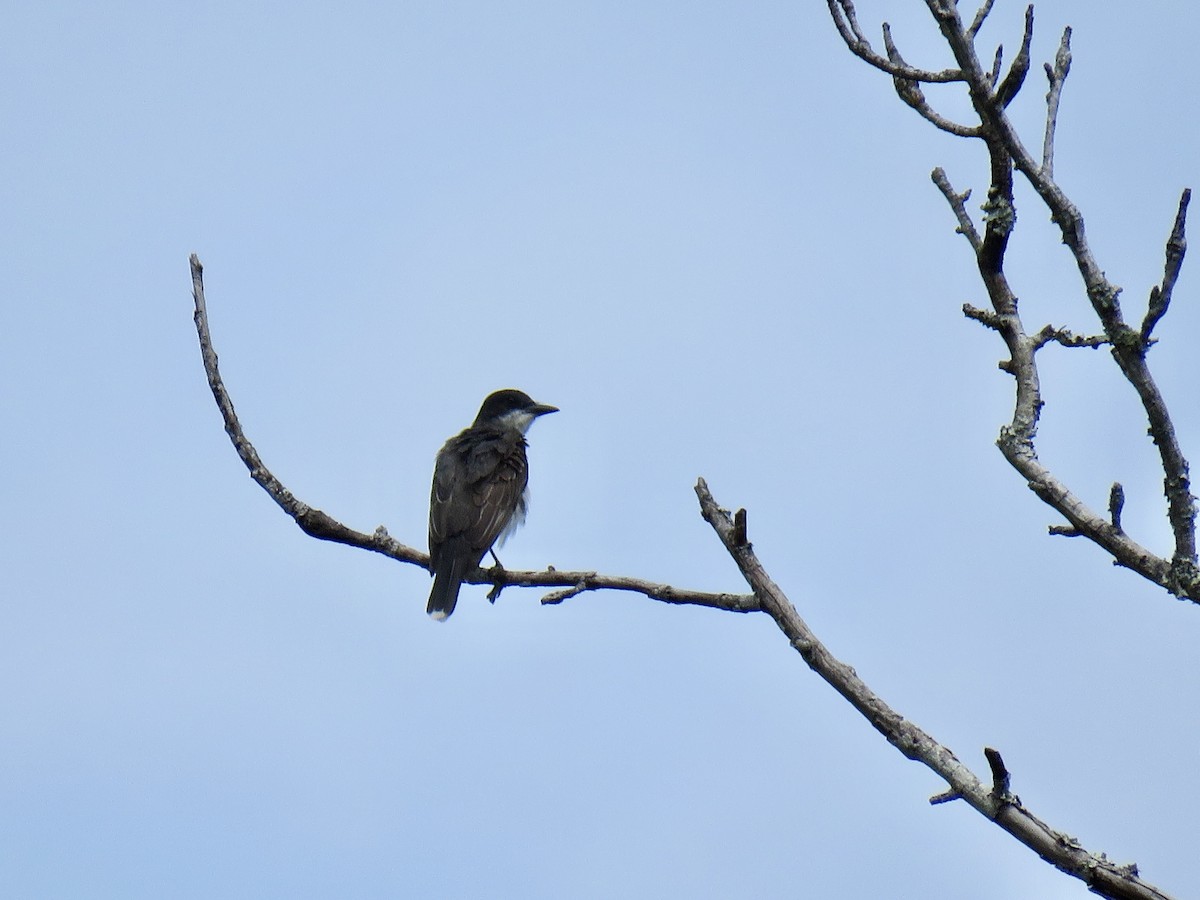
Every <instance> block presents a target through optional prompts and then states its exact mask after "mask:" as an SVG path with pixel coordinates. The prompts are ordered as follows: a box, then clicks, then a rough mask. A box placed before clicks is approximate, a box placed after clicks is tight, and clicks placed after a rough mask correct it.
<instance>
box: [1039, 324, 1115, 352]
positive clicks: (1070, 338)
mask: <svg viewBox="0 0 1200 900" xmlns="http://www.w3.org/2000/svg"><path fill="white" fill-rule="evenodd" d="M1051 341H1053V342H1055V343H1057V344H1062V345H1063V346H1064V347H1091V348H1092V349H1093V350H1094V349H1095V348H1097V347H1103V346H1104V345H1105V344H1107V343H1109V340H1108V338H1106V337H1105V336H1104V335H1102V334H1093V335H1086V336H1085V335H1080V334H1075V332H1073V331H1071V330H1069V329H1067V328H1055V327H1054V326H1053V325H1047V326H1045V327H1044V328H1043V329H1042V330H1041V331H1039V332H1038V333H1037V334H1035V335H1034V336H1033V345H1034V349H1035V350H1040V349H1041V348H1042V347H1044V346H1045V345H1046V344H1049V343H1050V342H1051Z"/></svg>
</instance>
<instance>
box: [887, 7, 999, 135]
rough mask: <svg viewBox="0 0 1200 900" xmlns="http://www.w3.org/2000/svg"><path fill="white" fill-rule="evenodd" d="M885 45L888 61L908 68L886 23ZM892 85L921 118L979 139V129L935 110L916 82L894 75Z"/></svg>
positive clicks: (941, 127)
mask: <svg viewBox="0 0 1200 900" xmlns="http://www.w3.org/2000/svg"><path fill="white" fill-rule="evenodd" d="M883 43H884V46H885V47H886V48H887V54H888V60H889V61H890V62H892V63H893V64H894V65H897V66H900V67H907V64H906V63H905V62H904V58H903V57H902V56H901V55H900V51H899V50H898V49H897V48H896V44H895V43H894V42H893V41H892V29H891V28H890V27H888V24H887V23H886V22H885V23H884V25H883ZM892 84H893V85H894V86H895V88H896V94H897V96H899V97H900V99H901V100H903V101H904V102H905V103H906V104H908V105H909V106H911V107H912V108H913V109H915V110H916V111H917V112H918V113H919V114H920V116H921V118H923V119H925V121H927V122H929V123H930V124H932V125H933V126H934V127H936V128H939V129H941V130H942V131H945V132H948V133H950V134H953V135H957V136H958V137H979V128H978V127H971V126H968V125H961V124H959V123H958V122H955V121H953V120H951V119H947V118H946V117H945V116H943V115H942V114H941V113H939V112H937V111H936V110H934V108H933V107H931V106H930V105H929V102H928V101H927V100H926V99H925V94H924V92H922V90H921V87H920V85H919V84H918V83H917V82H916V81H915V80H913V79H911V78H903V77H901V76H899V75H894V76H893V77H892Z"/></svg>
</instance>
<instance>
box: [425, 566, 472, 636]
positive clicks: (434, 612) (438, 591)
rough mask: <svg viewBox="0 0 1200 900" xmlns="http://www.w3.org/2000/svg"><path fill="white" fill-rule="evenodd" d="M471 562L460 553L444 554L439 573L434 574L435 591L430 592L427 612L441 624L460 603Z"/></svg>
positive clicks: (438, 569) (438, 568)
mask: <svg viewBox="0 0 1200 900" xmlns="http://www.w3.org/2000/svg"><path fill="white" fill-rule="evenodd" d="M468 568H469V561H468V560H467V559H466V558H465V557H464V556H463V555H462V554H460V553H453V552H451V553H446V552H443V553H442V557H441V559H440V560H439V561H438V567H437V571H435V572H434V574H433V590H431V591H430V592H429V604H428V605H427V606H426V607H425V612H427V613H429V615H431V616H433V618H435V619H437V620H438V621H439V622H440V621H442V620H443V619H448V618H450V613H452V612H454V606H455V604H457V603H458V589H459V588H460V587H462V580H463V576H464V575H466V574H467V569H468Z"/></svg>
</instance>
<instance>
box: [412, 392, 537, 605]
mask: <svg viewBox="0 0 1200 900" xmlns="http://www.w3.org/2000/svg"><path fill="white" fill-rule="evenodd" d="M552 412H558V407H556V406H547V405H546V404H544V403H534V402H533V400H532V399H530V397H529V395H528V394H525V393H522V392H521V391H514V390H504V391H496V393H494V394H492V395H490V396H489V397H488V398H487V399H486V400H484V401H483V406H481V407H480V408H479V415H477V416H476V417H475V422H474V423H473V424H472V425H471V427H470V428H468V429H466V430H465V431H463V432H461V433H459V434H457V435H455V436H454V437H452V438H450V440H448V441H446V444H445V446H444V447H442V449H441V450H439V451H438V455H437V462H436V464H435V466H434V470H433V490H432V492H431V493H430V497H429V571H430V572H431V573H432V574H433V590H432V591H431V592H430V594H429V605H428V606H427V607H426V609H425V611H426V612H427V613H429V615H431V616H433V617H434V618H435V619H439V620H440V619H445V618H447V617H449V615H450V613H452V612H454V604H456V603H457V602H458V589H459V588H460V587H461V586H462V581H463V578H465V577H466V576H467V573H468V572H470V571H471V570H472V569H474V568H475V567H476V566H478V565H479V562H480V560H482V559H483V555H484V554H485V553H487V552H488V550H490V549H491V548H492V544H494V543H495V542H496V539H497V538H501V540H503V538H505V537H507V536H508V535H509V534H511V533H512V532H513V531H515V530H516V528H517V526H518V525H520V524H521V523H522V522H524V521H525V486H526V484H528V482H529V463H528V462H527V461H526V459H525V447H526V443H525V432H527V431H528V430H529V426H530V425H532V424H533V420H534V419H536V418H537V417H538V416H544V415H546V413H552Z"/></svg>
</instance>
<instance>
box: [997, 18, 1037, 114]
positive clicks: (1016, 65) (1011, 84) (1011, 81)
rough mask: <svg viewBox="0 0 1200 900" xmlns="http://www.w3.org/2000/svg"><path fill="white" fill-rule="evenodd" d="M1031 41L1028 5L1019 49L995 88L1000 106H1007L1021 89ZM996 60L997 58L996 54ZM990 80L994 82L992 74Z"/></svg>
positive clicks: (1031, 28) (1027, 65)
mask: <svg viewBox="0 0 1200 900" xmlns="http://www.w3.org/2000/svg"><path fill="white" fill-rule="evenodd" d="M1032 43H1033V7H1032V6H1029V7H1026V9H1025V34H1024V35H1022V37H1021V49H1020V50H1018V51H1017V55H1016V56H1014V57H1013V61H1012V65H1011V66H1009V67H1008V74H1007V75H1005V76H1004V80H1003V81H1002V82H1000V86H999V87H997V88H996V102H997V103H999V104H1000V105H1001V106H1008V104H1010V103H1012V101H1013V98H1014V97H1016V96H1017V93H1018V92H1019V91H1020V90H1021V85H1023V84H1024V83H1025V76H1026V75H1028V74H1029V58H1030V57H1029V48H1030V45H1031V44H1032ZM997 60H999V57H998V56H997ZM991 80H992V83H993V84H995V77H994V76H993V78H992V79H991Z"/></svg>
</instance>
